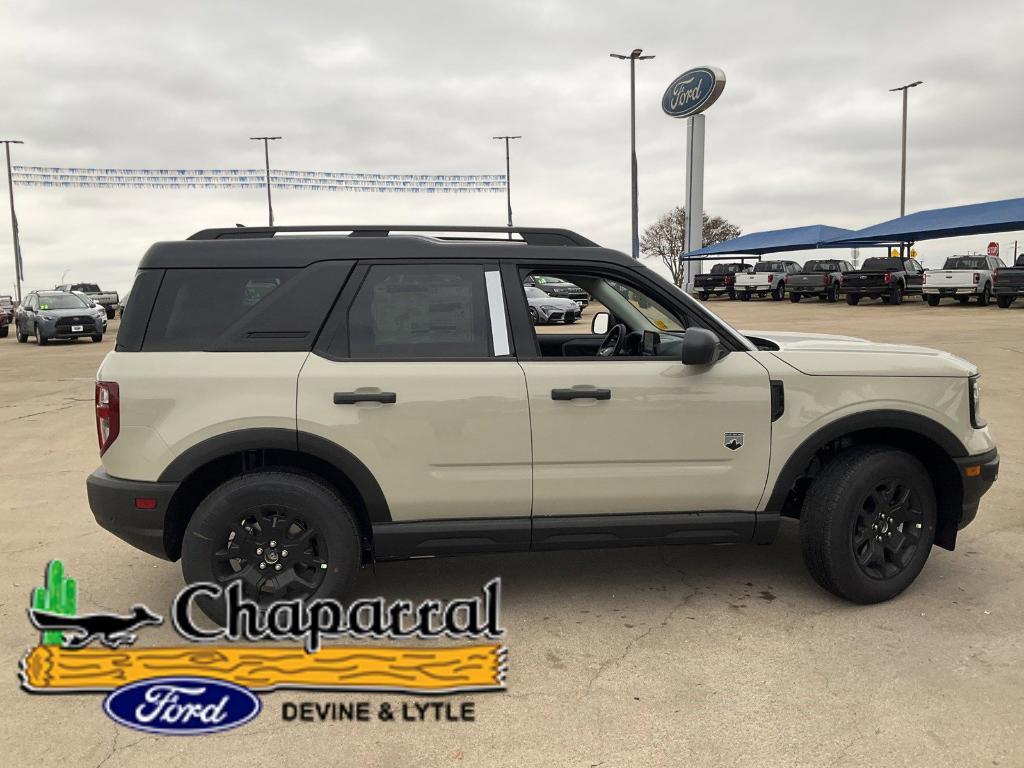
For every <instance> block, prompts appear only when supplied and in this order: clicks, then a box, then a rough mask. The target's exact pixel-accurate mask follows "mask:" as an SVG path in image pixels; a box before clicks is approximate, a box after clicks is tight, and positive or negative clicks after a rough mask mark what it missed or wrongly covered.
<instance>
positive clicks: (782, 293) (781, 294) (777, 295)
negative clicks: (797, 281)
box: [772, 283, 786, 301]
mask: <svg viewBox="0 0 1024 768" xmlns="http://www.w3.org/2000/svg"><path fill="white" fill-rule="evenodd" d="M784 298H786V285H785V283H779V284H778V285H777V286H776V287H775V288H773V289H772V301H782V300H783V299H784Z"/></svg>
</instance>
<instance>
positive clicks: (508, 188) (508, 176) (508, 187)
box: [491, 136, 523, 240]
mask: <svg viewBox="0 0 1024 768" xmlns="http://www.w3.org/2000/svg"><path fill="white" fill-rule="evenodd" d="M491 138H492V139H495V140H497V141H504V142H505V201H506V203H507V204H508V228H509V229H512V165H511V162H510V161H509V155H508V143H509V141H511V140H512V139H521V138H523V137H522V136H492V137H491ZM508 239H509V240H511V239H512V233H511V232H509V233H508Z"/></svg>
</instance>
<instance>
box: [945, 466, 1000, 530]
mask: <svg viewBox="0 0 1024 768" xmlns="http://www.w3.org/2000/svg"><path fill="white" fill-rule="evenodd" d="M954 461H955V462H956V464H957V466H958V467H959V468H960V478H961V480H962V482H963V487H964V498H963V512H961V514H960V523H959V525H958V526H957V528H958V529H959V528H963V527H965V526H966V525H968V524H969V523H970V522H971V521H972V520H974V518H975V517H976V516H977V514H978V505H979V503H980V502H981V497H982V496H984V495H985V493H986V492H987V491H988V489H989V488H991V487H992V484H993V483H994V482H995V481H996V478H997V477H999V452H998V451H997V450H996V449H995V448H993V449H992V450H991V451H989V452H988V453H983V454H981V455H980V456H964V457H963V458H959V459H954Z"/></svg>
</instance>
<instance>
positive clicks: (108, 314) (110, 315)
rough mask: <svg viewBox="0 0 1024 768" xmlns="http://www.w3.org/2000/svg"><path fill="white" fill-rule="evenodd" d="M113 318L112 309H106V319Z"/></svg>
mask: <svg viewBox="0 0 1024 768" xmlns="http://www.w3.org/2000/svg"><path fill="white" fill-rule="evenodd" d="M113 319H114V310H112V309H108V310H107V320H113Z"/></svg>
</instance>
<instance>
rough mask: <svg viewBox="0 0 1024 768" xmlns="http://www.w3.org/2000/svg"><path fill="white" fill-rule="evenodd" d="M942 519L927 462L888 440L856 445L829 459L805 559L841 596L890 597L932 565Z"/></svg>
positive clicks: (813, 498)
mask: <svg viewBox="0 0 1024 768" xmlns="http://www.w3.org/2000/svg"><path fill="white" fill-rule="evenodd" d="M936 519H937V511H936V504H935V492H934V489H933V487H932V483H931V479H930V478H929V477H928V473H927V471H926V470H925V468H924V467H923V466H922V465H921V462H919V461H918V460H917V459H915V458H914V457H913V456H911V455H910V454H908V453H904V452H903V451H898V450H896V449H894V448H888V447H886V446H862V447H857V448H852V449H850V450H848V451H846V452H844V453H842V454H840V455H839V456H837V457H836V458H835V459H834V460H833V461H832V462H831V463H829V464H828V465H826V467H825V469H824V470H823V471H822V472H821V474H820V475H818V477H817V478H816V479H815V481H814V483H813V484H812V485H811V487H810V489H809V490H808V492H807V496H806V498H805V499H804V504H803V509H802V511H801V515H800V545H801V549H802V552H803V559H804V563H805V564H806V566H807V568H808V570H809V571H810V572H811V576H813V577H814V580H815V581H817V582H818V584H820V585H821V586H822V587H824V588H825V589H827V590H828V591H829V592H832V593H833V594H836V595H838V596H839V597H843V598H845V599H847V600H851V601H853V602H855V603H878V602H882V601H883V600H889V599H890V598H892V597H895V596H896V595H898V594H899V593H900V592H902V591H903V590H904V589H906V588H907V587H908V586H910V584H911V582H913V581H914V579H915V578H917V575H918V574H919V573H920V572H921V569H922V568H923V567H924V564H925V561H926V560H927V559H928V554H929V552H930V551H931V547H932V542H933V541H934V540H935V523H936Z"/></svg>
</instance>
